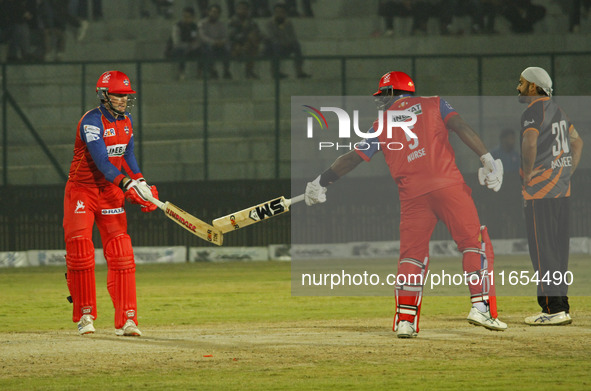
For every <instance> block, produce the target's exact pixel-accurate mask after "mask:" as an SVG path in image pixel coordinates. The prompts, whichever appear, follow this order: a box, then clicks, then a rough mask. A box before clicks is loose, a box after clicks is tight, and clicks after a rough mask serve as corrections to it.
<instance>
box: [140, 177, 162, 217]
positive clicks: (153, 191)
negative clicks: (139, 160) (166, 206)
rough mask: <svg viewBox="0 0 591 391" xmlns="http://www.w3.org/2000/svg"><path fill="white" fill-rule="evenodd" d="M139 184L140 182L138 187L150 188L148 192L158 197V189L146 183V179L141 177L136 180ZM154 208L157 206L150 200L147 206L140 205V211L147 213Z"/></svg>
mask: <svg viewBox="0 0 591 391" xmlns="http://www.w3.org/2000/svg"><path fill="white" fill-rule="evenodd" d="M138 182H139V184H140V188H142V189H144V190H145V188H146V186H147V188H148V189H150V194H152V197H154V198H156V199H158V189H156V185H151V186H150V185H148V183H147V182H146V180H145V179H144V178H141V179H139V180H138ZM156 209H158V206H156V204H153V203H152V202H150V205H149V206H144V205H142V209H141V210H142V212H144V213H149V212H153V211H155V210H156Z"/></svg>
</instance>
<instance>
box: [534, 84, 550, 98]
mask: <svg viewBox="0 0 591 391" xmlns="http://www.w3.org/2000/svg"><path fill="white" fill-rule="evenodd" d="M536 92H537V94H538V95H542V96H548V93H547V92H546V91H544V89H543V88H542V87H538V85H537V84H536Z"/></svg>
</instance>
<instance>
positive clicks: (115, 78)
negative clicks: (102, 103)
mask: <svg viewBox="0 0 591 391" xmlns="http://www.w3.org/2000/svg"><path fill="white" fill-rule="evenodd" d="M101 91H102V92H107V93H109V94H135V91H134V90H133V89H132V88H131V82H130V81H129V77H127V75H126V74H125V73H123V72H120V71H107V72H105V73H103V74H102V75H101V76H100V77H99V79H98V81H97V82H96V92H97V93H99V98H101V99H102V97H101V95H103V94H101V93H100V92H101Z"/></svg>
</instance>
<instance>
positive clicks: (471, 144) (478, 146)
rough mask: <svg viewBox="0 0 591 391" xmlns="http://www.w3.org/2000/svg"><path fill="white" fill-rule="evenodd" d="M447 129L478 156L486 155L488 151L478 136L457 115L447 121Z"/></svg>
mask: <svg viewBox="0 0 591 391" xmlns="http://www.w3.org/2000/svg"><path fill="white" fill-rule="evenodd" d="M447 127H448V128H449V129H451V130H453V131H454V132H455V133H456V134H457V135H458V137H460V140H462V142H463V143H464V144H466V145H467V146H468V148H470V149H471V150H473V151H474V152H475V153H476V154H477V155H478V156H482V155H486V154H487V153H488V149H486V146H485V145H484V143H483V142H482V139H481V138H480V136H478V134H477V133H476V132H475V131H474V130H473V129H472V128H471V127H470V125H468V123H467V122H466V121H464V119H463V118H462V117H461V116H460V115H459V114H458V115H454V116H453V117H451V118H449V120H448V121H447Z"/></svg>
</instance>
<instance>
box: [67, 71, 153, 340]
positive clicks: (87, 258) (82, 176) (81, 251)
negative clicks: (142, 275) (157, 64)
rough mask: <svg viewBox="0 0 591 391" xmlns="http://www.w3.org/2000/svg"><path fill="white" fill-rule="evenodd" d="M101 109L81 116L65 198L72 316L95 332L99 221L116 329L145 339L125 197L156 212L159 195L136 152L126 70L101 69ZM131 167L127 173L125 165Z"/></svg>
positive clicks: (87, 330)
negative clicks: (140, 323)
mask: <svg viewBox="0 0 591 391" xmlns="http://www.w3.org/2000/svg"><path fill="white" fill-rule="evenodd" d="M96 92H97V94H98V98H99V99H100V101H101V104H100V106H99V107H97V108H95V109H93V110H90V111H88V112H87V113H86V114H84V116H83V117H82V118H81V119H80V122H79V123H78V128H77V131H76V141H75V144H74V158H73V159H72V164H71V166H70V173H69V177H68V182H67V184H66V190H65V196H64V235H65V242H66V266H67V269H68V273H67V282H68V289H69V290H70V295H71V300H72V303H73V305H74V309H73V316H72V320H73V321H74V322H77V323H78V331H79V333H80V334H81V335H84V334H91V333H94V331H95V329H94V325H93V321H94V320H95V319H96V317H97V308H96V288H95V276H94V264H95V262H94V245H93V242H92V227H93V225H94V224H95V223H96V225H97V227H98V229H99V232H100V235H101V241H102V245H103V251H104V255H105V259H106V260H107V266H108V274H107V289H108V291H109V294H110V296H111V299H112V301H113V306H114V307H115V334H116V335H122V336H140V335H141V332H140V330H139V329H138V327H137V301H136V288H135V261H134V257H133V249H132V246H131V239H130V237H129V235H128V234H127V217H126V215H125V210H124V209H123V204H124V201H125V199H127V200H128V201H129V202H131V203H134V204H139V205H141V208H142V211H143V212H151V211H154V210H155V209H156V205H154V204H152V203H151V202H149V201H148V200H147V198H146V197H147V196H153V197H155V198H158V191H157V190H156V186H148V184H147V183H146V181H145V180H144V178H143V176H142V174H141V172H140V169H139V167H138V164H137V161H136V159H135V155H134V152H133V149H134V145H133V121H132V119H131V116H130V114H129V113H128V112H127V111H126V110H127V108H128V103H129V102H130V100H131V97H130V94H135V91H134V90H133V89H132V88H131V83H130V81H129V78H128V77H127V75H125V74H124V73H123V72H119V71H109V72H105V73H103V74H102V75H101V76H100V77H99V79H98V82H97V85H96ZM122 167H123V168H124V169H125V172H126V174H124V173H123V172H122V171H121V170H122Z"/></svg>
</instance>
